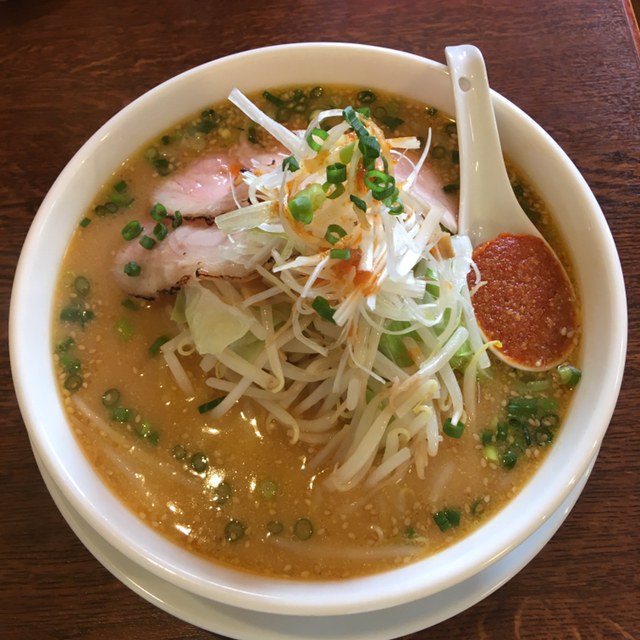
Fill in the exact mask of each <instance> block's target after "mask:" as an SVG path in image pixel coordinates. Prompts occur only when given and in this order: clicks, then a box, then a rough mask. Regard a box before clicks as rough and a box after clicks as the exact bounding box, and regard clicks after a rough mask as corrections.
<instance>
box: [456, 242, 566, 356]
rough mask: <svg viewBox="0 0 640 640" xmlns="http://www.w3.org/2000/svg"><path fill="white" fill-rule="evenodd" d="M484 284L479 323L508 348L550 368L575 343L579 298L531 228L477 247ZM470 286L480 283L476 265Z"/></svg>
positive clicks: (477, 302)
mask: <svg viewBox="0 0 640 640" xmlns="http://www.w3.org/2000/svg"><path fill="white" fill-rule="evenodd" d="M473 260H474V261H475V263H476V265H477V267H478V269H479V270H480V278H481V281H482V282H485V283H486V284H483V285H482V286H481V287H480V288H479V289H478V290H477V291H476V292H475V294H474V295H473V299H472V301H473V308H474V311H475V314H476V319H477V321H478V325H479V326H480V328H481V329H482V331H483V333H484V334H485V336H486V338H487V339H488V340H500V342H502V349H501V351H502V353H504V355H505V356H507V358H510V359H512V360H514V361H516V362H519V363H520V364H522V365H525V366H529V367H534V368H544V367H545V366H551V365H553V364H555V363H557V362H558V361H560V360H562V359H563V358H564V357H565V356H566V355H567V354H568V353H569V351H570V350H571V348H572V347H573V337H574V334H575V330H576V326H577V317H576V311H575V308H576V304H575V298H574V295H573V290H572V288H571V285H570V283H569V282H568V281H567V277H566V275H565V273H564V271H563V269H562V267H561V266H560V264H559V263H558V260H557V258H556V257H555V256H554V255H553V253H552V252H551V250H550V249H549V247H548V246H547V244H546V243H545V242H544V241H543V240H541V239H540V238H537V237H536V236H533V235H529V234H518V235H514V234H510V233H501V234H500V235H499V236H498V237H497V238H494V239H493V240H490V241H489V242H486V243H485V244H483V245H480V246H479V247H477V248H476V249H475V251H474V252H473ZM467 282H468V285H469V289H470V290H472V289H473V287H474V286H475V283H476V275H475V272H474V271H471V272H470V273H469V275H468V277H467Z"/></svg>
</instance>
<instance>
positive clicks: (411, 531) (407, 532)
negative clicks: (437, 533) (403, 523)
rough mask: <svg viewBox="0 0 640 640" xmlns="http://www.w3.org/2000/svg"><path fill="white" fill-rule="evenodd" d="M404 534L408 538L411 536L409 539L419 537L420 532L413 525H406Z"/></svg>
mask: <svg viewBox="0 0 640 640" xmlns="http://www.w3.org/2000/svg"><path fill="white" fill-rule="evenodd" d="M404 535H405V537H406V538H409V540H411V539H413V538H417V537H418V532H417V531H416V530H415V529H414V528H413V527H412V526H411V525H409V526H408V527H405V530H404Z"/></svg>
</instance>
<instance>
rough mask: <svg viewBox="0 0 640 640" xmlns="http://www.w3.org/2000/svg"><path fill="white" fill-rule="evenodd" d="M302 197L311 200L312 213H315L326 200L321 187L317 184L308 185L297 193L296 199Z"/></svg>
mask: <svg viewBox="0 0 640 640" xmlns="http://www.w3.org/2000/svg"><path fill="white" fill-rule="evenodd" d="M302 196H307V198H309V200H311V207H312V208H313V210H314V211H317V210H318V209H319V208H320V207H321V206H322V205H323V203H324V201H325V200H326V199H327V195H326V193H325V190H324V188H323V186H321V185H319V184H318V183H317V182H314V183H312V184H310V185H309V186H308V187H306V188H304V189H303V190H302V191H298V193H297V194H296V198H300V197H302Z"/></svg>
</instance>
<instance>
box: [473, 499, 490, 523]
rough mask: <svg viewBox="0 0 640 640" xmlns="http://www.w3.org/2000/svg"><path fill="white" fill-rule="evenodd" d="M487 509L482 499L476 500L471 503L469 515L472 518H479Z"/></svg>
mask: <svg viewBox="0 0 640 640" xmlns="http://www.w3.org/2000/svg"><path fill="white" fill-rule="evenodd" d="M486 508H487V503H486V502H485V501H484V499H483V498H478V499H477V500H474V501H473V503H472V504H471V515H472V516H473V517H474V518H478V517H480V516H481V515H482V514H483V513H484V512H485V511H486Z"/></svg>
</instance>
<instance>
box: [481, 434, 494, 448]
mask: <svg viewBox="0 0 640 640" xmlns="http://www.w3.org/2000/svg"><path fill="white" fill-rule="evenodd" d="M481 441H482V446H484V447H486V446H487V445H490V444H491V443H492V442H493V431H483V432H482V438H481Z"/></svg>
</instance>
